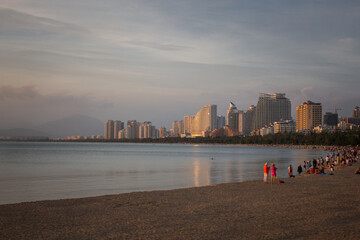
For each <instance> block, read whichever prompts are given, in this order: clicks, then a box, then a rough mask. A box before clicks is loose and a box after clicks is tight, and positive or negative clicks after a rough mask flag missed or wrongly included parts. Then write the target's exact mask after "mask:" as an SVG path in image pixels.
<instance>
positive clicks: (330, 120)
mask: <svg viewBox="0 0 360 240" xmlns="http://www.w3.org/2000/svg"><path fill="white" fill-rule="evenodd" d="M338 123H339V116H338V114H337V113H331V112H327V113H325V115H324V124H325V125H327V126H337V125H338Z"/></svg>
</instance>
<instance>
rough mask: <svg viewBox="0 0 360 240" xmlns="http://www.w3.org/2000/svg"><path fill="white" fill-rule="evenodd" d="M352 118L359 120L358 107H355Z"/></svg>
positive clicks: (359, 109)
mask: <svg viewBox="0 0 360 240" xmlns="http://www.w3.org/2000/svg"><path fill="white" fill-rule="evenodd" d="M353 118H360V108H359V106H356V107H355V109H354V111H353Z"/></svg>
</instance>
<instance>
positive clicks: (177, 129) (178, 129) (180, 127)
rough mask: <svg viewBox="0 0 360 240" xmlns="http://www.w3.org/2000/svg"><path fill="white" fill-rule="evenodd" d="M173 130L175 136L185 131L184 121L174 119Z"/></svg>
mask: <svg viewBox="0 0 360 240" xmlns="http://www.w3.org/2000/svg"><path fill="white" fill-rule="evenodd" d="M171 132H172V134H171V135H172V136H173V137H180V135H181V134H183V132H184V121H182V120H181V121H174V122H173V124H172V129H171Z"/></svg>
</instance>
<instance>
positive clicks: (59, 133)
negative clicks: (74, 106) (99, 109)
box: [0, 115, 104, 137]
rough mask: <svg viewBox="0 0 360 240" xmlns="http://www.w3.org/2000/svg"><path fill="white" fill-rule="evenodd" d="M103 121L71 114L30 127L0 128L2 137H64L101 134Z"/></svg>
mask: <svg viewBox="0 0 360 240" xmlns="http://www.w3.org/2000/svg"><path fill="white" fill-rule="evenodd" d="M103 134H104V123H103V122H102V121H100V120H98V119H96V118H92V117H88V116H84V115H72V116H70V117H67V118H63V119H59V120H56V121H51V122H48V123H45V124H42V125H39V126H35V127H33V128H31V129H27V128H15V129H9V130H0V136H3V137H40V136H41V137H66V136H90V135H103Z"/></svg>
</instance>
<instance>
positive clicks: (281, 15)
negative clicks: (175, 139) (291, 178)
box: [0, 0, 360, 129]
mask: <svg viewBox="0 0 360 240" xmlns="http://www.w3.org/2000/svg"><path fill="white" fill-rule="evenodd" d="M359 23H360V1H356V0H354V1H347V0H337V1H331V0H323V1H320V0H319V1H317V0H310V1H306V0H304V1H290V0H283V1H277V0H273V1H268V0H266V1H254V0H248V1H241V0H234V1H226V0H221V1H219V0H214V1H211V0H206V1H201V0H193V1H188V0H181V1H175V0H174V1H171V0H164V1H150V0H146V1H135V0H126V1H119V0H103V1H98V0H69V1H67V0H61V1H59V0H43V1H41V0H0V112H1V117H0V128H2V129H5V128H13V127H31V126H34V125H37V124H41V123H44V122H47V121H49V120H56V119H59V118H62V117H66V116H69V115H72V114H76V113H78V114H85V115H88V116H91V117H96V118H98V119H100V120H102V121H105V120H107V119H119V120H122V121H127V120H128V119H137V120H138V121H145V120H149V121H152V122H153V123H154V124H155V125H156V126H157V127H160V126H161V125H165V126H167V127H170V126H171V123H172V121H173V120H181V119H182V118H183V116H184V115H193V114H195V113H196V112H197V111H198V110H199V109H200V108H201V107H202V106H204V105H206V104H217V106H218V113H219V114H225V113H226V109H227V107H228V105H229V101H232V102H234V103H235V104H236V105H237V107H238V108H239V109H247V108H248V107H249V106H250V105H251V104H254V105H256V103H257V99H258V96H259V93H260V92H284V93H286V95H287V97H289V98H290V100H291V102H292V106H293V112H292V115H293V116H294V117H295V111H294V109H295V107H296V106H297V105H299V104H300V103H301V102H304V101H306V100H308V99H310V100H312V101H314V102H321V103H322V104H323V109H324V112H325V111H333V110H334V108H335V107H337V108H342V111H341V112H340V115H343V116H349V115H350V114H351V111H352V109H353V108H354V107H355V106H356V105H360V94H359V92H360V91H359V89H360V24H359Z"/></svg>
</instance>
